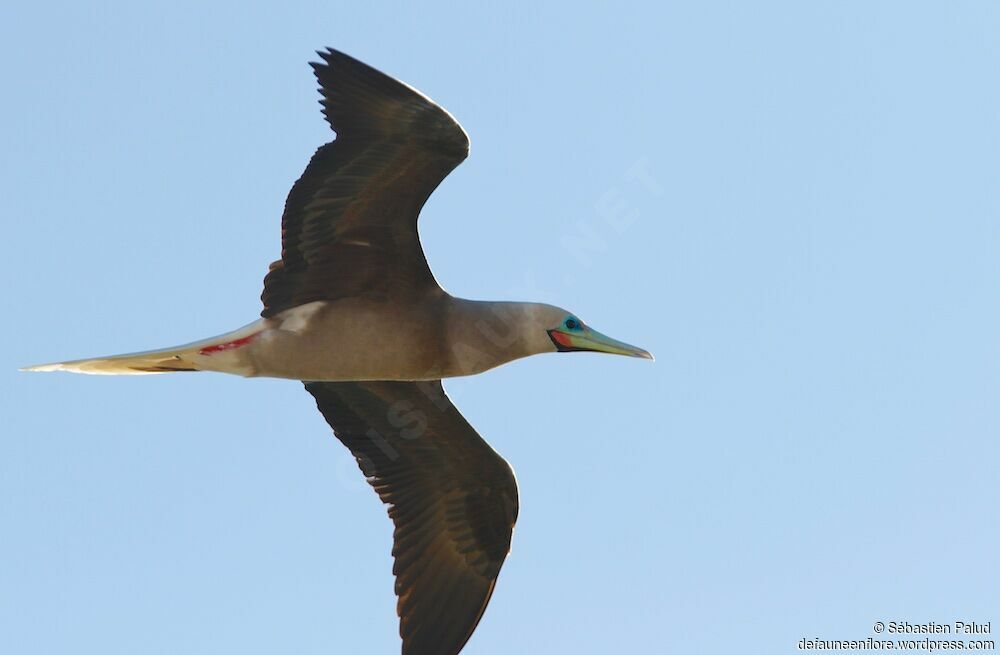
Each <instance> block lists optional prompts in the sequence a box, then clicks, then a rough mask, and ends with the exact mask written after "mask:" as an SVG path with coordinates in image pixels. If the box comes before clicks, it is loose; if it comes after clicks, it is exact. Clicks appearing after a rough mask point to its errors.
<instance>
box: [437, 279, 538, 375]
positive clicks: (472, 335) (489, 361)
mask: <svg viewBox="0 0 1000 655" xmlns="http://www.w3.org/2000/svg"><path fill="white" fill-rule="evenodd" d="M451 305H452V306H451V309H450V311H449V321H448V339H449V346H450V351H451V352H450V358H449V359H450V368H451V369H452V370H453V371H454V374H455V375H472V374H474V373H481V372H482V371H485V370H488V369H491V368H493V367H495V366H499V365H500V364H504V363H506V362H509V361H513V360H515V359H520V358H521V357H527V356H529V355H535V354H538V353H543V352H551V351H552V350H554V347H553V345H552V342H551V341H550V340H549V339H548V337H547V336H546V334H545V328H544V327H543V326H542V325H541V323H540V318H539V308H540V307H542V305H538V304H537V303H524V302H490V301H482V300H465V299H461V298H454V299H452V303H451Z"/></svg>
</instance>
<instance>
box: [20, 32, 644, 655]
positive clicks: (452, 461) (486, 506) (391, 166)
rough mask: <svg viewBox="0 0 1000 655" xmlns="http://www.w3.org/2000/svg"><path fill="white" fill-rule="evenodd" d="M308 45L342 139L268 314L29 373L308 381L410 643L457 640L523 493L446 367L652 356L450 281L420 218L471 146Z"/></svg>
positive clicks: (443, 122) (321, 168)
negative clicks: (370, 503)
mask: <svg viewBox="0 0 1000 655" xmlns="http://www.w3.org/2000/svg"><path fill="white" fill-rule="evenodd" d="M319 55H320V57H321V58H322V60H323V61H322V62H321V63H313V64H311V65H312V67H313V70H314V71H315V74H316V77H317V79H318V80H319V84H320V92H321V93H322V95H323V99H322V100H321V104H322V105H323V113H324V114H325V116H326V119H327V121H328V122H329V123H330V126H331V128H332V129H333V131H334V132H336V138H335V139H334V140H333V141H331V142H330V143H327V144H326V145H324V146H322V147H321V148H319V150H317V151H316V154H315V155H313V158H312V160H311V161H310V162H309V165H308V166H307V167H306V170H305V172H304V173H303V174H302V177H301V178H299V180H298V181H297V182H296V183H295V185H294V186H293V187H292V190H291V192H290V193H289V195H288V199H287V201H286V203H285V211H284V214H283V216H282V219H281V237H282V239H281V240H282V244H281V245H282V249H281V260H279V261H277V262H274V263H273V264H271V267H270V270H269V272H268V274H267V276H266V277H265V279H264V291H263V293H262V295H261V300H262V301H263V304H264V310H263V311H262V312H261V318H260V319H259V320H257V321H255V322H253V323H250V324H249V325H246V326H244V327H242V328H240V329H238V330H235V331H233V332H229V333H227V334H224V335H221V336H218V337H215V338H212V339H207V340H204V341H199V342H195V343H191V344H187V345H184V346H178V347H174V348H167V349H163V350H154V351H148V352H142V353H132V354H127V355H116V356H112V357H102V358H96V359H85V360H76V361H69V362H61V363H57V364H44V365H39V366H32V367H28V368H27V369H25V370H31V371H71V372H75V373H94V374H108V375H137V374H148V373H168V372H175V371H216V372H221V373H233V374H236V375H242V376H266V377H277V378H290V379H295V380H302V381H304V382H305V387H306V390H307V391H309V393H311V394H312V395H313V397H314V398H315V399H316V404H317V406H318V408H319V410H320V412H321V413H322V414H323V417H324V418H325V419H326V421H327V422H328V423H329V424H330V425H331V427H332V428H333V431H334V433H335V434H336V436H337V438H338V439H340V441H342V442H343V443H344V445H345V446H347V447H348V448H349V449H350V451H351V453H352V454H353V455H354V457H355V458H356V459H357V461H358V464H359V466H360V467H361V470H362V472H363V473H364V475H365V476H366V477H367V479H368V481H369V483H371V485H372V486H373V487H374V488H375V491H376V492H377V493H378V495H379V497H380V498H381V499H382V501H383V502H385V503H386V504H388V505H389V516H390V517H391V518H392V520H393V522H394V524H395V532H394V534H393V540H394V545H393V549H392V554H393V557H394V558H395V565H394V566H393V573H394V574H395V576H396V595H397V596H398V597H399V598H398V603H397V613H398V614H399V620H400V627H399V631H400V636H401V637H402V642H403V643H402V652H403V654H404V655H454V654H456V653H458V652H459V651H460V650H461V649H462V647H463V646H464V645H465V643H466V642H467V641H468V639H469V637H470V636H471V635H472V632H473V630H474V629H475V627H476V625H477V623H478V622H479V619H480V617H482V615H483V611H484V610H485V608H486V604H487V603H488V602H489V599H490V595H491V594H492V592H493V588H494V585H495V584H496V579H497V575H498V574H499V572H500V567H501V565H502V564H503V561H504V558H505V557H506V555H507V552H508V550H509V549H510V541H511V534H512V532H513V528H514V522H515V520H516V519H517V511H518V499H517V485H516V483H515V480H514V474H513V472H512V471H511V469H510V466H509V465H508V464H507V462H506V461H504V459H503V458H502V457H500V456H499V455H498V454H497V453H496V452H495V451H494V450H493V449H492V448H490V446H489V445H488V444H487V443H486V442H485V441H484V440H483V439H482V438H481V437H480V436H479V435H478V434H477V433H476V431H475V430H474V429H473V428H472V426H470V425H469V424H468V423H467V422H466V421H465V419H464V418H462V415H461V414H460V413H459V412H458V410H457V409H456V408H455V406H454V405H452V403H451V401H450V400H449V399H448V398H447V396H446V395H445V393H444V389H443V388H442V386H441V379H442V378H447V377H455V376H462V375H472V374H475V373H480V372H482V371H485V370H488V369H490V368H493V367H495V366H499V365H500V364H504V363H506V362H509V361H512V360H515V359H518V358H521V357H526V356H528V355H534V354H539V353H546V352H574V351H595V352H604V353H612V354H618V355H628V356H632V357H644V358H647V359H652V356H651V355H650V354H649V353H648V352H646V351H645V350H642V349H640V348H636V347H635V346H630V345H628V344H626V343H623V342H620V341H616V340H614V339H611V338H609V337H607V336H605V335H603V334H601V333H599V332H597V331H595V330H593V329H591V328H590V327H588V326H587V325H586V324H585V323H584V322H583V321H581V320H580V319H579V318H577V317H576V316H575V315H574V314H572V313H570V312H568V311H566V310H563V309H560V308H558V307H554V306H552V305H545V304H539V303H516V302H484V301H471V300H464V299H461V298H455V297H453V296H451V295H449V294H448V293H447V292H445V291H444V290H443V289H442V288H441V287H440V286H439V285H438V284H437V282H436V281H435V279H434V276H433V275H432V274H431V271H430V268H429V267H428V266H427V261H426V260H425V258H424V254H423V250H422V249H421V246H420V240H419V237H418V235H417V215H418V214H419V213H420V209H421V207H422V206H423V204H424V202H426V200H427V198H428V197H429V196H430V194H431V192H433V191H434V189H435V188H436V187H437V186H438V184H440V183H441V181H442V180H443V179H444V178H445V177H446V176H447V175H448V173H450V172H451V170H452V169H454V168H455V167H456V166H458V164H460V163H461V162H462V161H463V160H464V159H465V158H466V156H467V155H468V152H469V140H468V137H467V136H466V134H465V131H464V130H463V129H462V127H461V126H460V125H459V124H458V122H456V121H455V119H454V118H453V117H452V116H451V115H450V114H449V113H448V112H447V111H445V110H444V109H442V108H441V107H439V106H437V105H436V104H434V103H433V102H432V101H431V100H430V99H428V98H427V97H426V96H424V95H423V94H421V93H420V92H418V91H416V90H415V89H413V88H411V87H409V86H407V85H406V84H403V83H402V82H399V81H397V80H395V79H393V78H391V77H388V76H387V75H385V74H383V73H381V72H379V71H377V70H375V69H374V68H371V67H369V66H367V65H365V64H363V63H361V62H359V61H357V60H355V59H353V58H351V57H349V56H347V55H345V54H343V53H341V52H337V51H335V50H332V49H329V50H327V51H325V52H320V53H319Z"/></svg>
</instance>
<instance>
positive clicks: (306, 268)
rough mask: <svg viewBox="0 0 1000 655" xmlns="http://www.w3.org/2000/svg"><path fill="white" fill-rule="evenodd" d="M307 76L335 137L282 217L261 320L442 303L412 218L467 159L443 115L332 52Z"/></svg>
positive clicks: (464, 140)
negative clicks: (398, 297)
mask: <svg viewBox="0 0 1000 655" xmlns="http://www.w3.org/2000/svg"><path fill="white" fill-rule="evenodd" d="M319 55H320V57H321V58H322V59H323V62H322V63H313V64H312V67H313V69H314V71H315V73H316V78H317V79H318V80H319V83H320V92H321V93H322V95H323V99H322V100H321V104H322V105H323V113H324V114H325V115H326V119H327V121H328V122H329V123H330V126H331V127H332V128H333V130H334V132H336V134H337V137H336V139H335V140H334V141H332V142H331V143H328V144H326V145H324V146H323V147H321V148H320V149H319V150H317V151H316V154H315V155H313V158H312V160H311V161H310V162H309V165H308V166H307V167H306V170H305V172H304V173H303V174H302V177H300V178H299V180H298V181H297V182H296V183H295V185H294V186H293V187H292V190H291V192H289V194H288V199H287V200H286V201H285V211H284V214H283V215H282V217H281V260H280V261H277V262H274V263H273V264H271V268H270V271H269V272H268V274H267V277H266V278H265V279H264V292H263V293H262V294H261V300H262V301H263V303H264V310H263V311H262V312H261V315H262V316H264V317H268V316H273V315H275V314H277V313H279V312H281V311H283V310H285V309H289V308H291V307H295V306H297V305H301V304H304V303H307V302H312V301H315V300H335V299H338V298H344V297H355V296H381V297H383V298H384V297H385V296H386V295H387V294H389V293H390V292H392V293H401V294H407V295H409V296H414V295H418V294H420V293H439V292H440V288H439V287H438V285H437V283H436V282H435V280H434V276H433V275H432V274H431V272H430V269H429V268H428V266H427V261H426V259H425V258H424V253H423V250H422V249H421V247H420V241H419V238H418V236H417V215H418V214H419V212H420V208H421V207H423V205H424V202H426V200H427V198H428V197H429V196H430V194H431V192H433V191H434V189H435V188H436V187H437V186H438V184H440V183H441V180H443V179H444V178H445V176H447V175H448V173H449V172H451V170H452V169H454V168H455V167H456V166H458V164H460V163H461V162H462V160H464V159H465V158H466V157H467V156H468V153H469V139H468V137H467V136H466V134H465V132H464V131H463V130H462V128H461V126H460V125H459V124H458V123H457V122H456V121H455V119H454V118H452V117H451V115H450V114H449V113H448V112H446V111H445V110H443V109H441V108H440V107H438V106H437V105H436V104H434V103H433V102H431V101H430V100H429V99H428V98H426V97H425V96H423V95H421V94H420V93H419V92H417V91H415V90H414V89H412V88H410V87H409V86H407V85H405V84H403V83H401V82H399V81H397V80H394V79H392V78H391V77H389V76H387V75H385V74H383V73H380V72H379V71H377V70H375V69H374V68H371V67H370V66H367V65H365V64H363V63H361V62H359V61H357V60H355V59H352V58H351V57H348V56H347V55H345V54H343V53H341V52H337V51H335V50H328V51H326V52H320V53H319Z"/></svg>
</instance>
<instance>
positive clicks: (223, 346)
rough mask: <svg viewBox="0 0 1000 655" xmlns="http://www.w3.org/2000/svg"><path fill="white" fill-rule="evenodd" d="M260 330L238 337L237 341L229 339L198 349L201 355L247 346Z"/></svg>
mask: <svg viewBox="0 0 1000 655" xmlns="http://www.w3.org/2000/svg"><path fill="white" fill-rule="evenodd" d="M258 334H260V332H254V333H253V334H251V335H250V336H248V337H243V338H242V339H236V340H235V341H227V342H226V343H219V344H216V345H214V346H205V347H204V348H202V349H201V350H199V351H198V354H199V355H214V354H215V353H219V352H222V351H223V350H232V349H233V348H239V347H241V346H245V345H247V344H248V343H250V342H251V341H253V340H254V339H255V338H256V337H257V335H258Z"/></svg>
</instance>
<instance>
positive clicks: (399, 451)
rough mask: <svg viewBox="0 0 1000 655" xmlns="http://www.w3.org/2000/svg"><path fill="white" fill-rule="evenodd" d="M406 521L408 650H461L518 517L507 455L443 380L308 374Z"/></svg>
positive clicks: (403, 608)
mask: <svg viewBox="0 0 1000 655" xmlns="http://www.w3.org/2000/svg"><path fill="white" fill-rule="evenodd" d="M306 389H307V390H308V391H309V393H311V394H312V395H313V396H314V397H315V398H316V405H317V406H318V407H319V410H320V412H322V413H323V416H324V418H326V420H327V422H328V423H329V424H330V425H331V426H332V427H333V431H334V433H335V434H336V435H337V438H339V439H340V440H341V441H342V442H343V443H344V445H346V446H347V447H348V448H349V449H350V450H351V453H352V454H353V455H354V456H355V458H357V460H358V464H359V465H360V467H361V470H362V472H363V473H364V474H365V476H366V477H367V478H368V481H369V483H371V485H372V486H373V487H374V488H375V491H376V492H377V493H378V495H379V497H380V498H381V499H382V501H383V502H384V503H386V504H388V505H389V516H390V517H391V518H392V520H393V523H394V524H395V526H396V529H395V532H394V533H393V541H394V545H393V549H392V554H393V557H394V558H395V565H394V566H393V573H394V574H395V575H396V595H397V596H399V602H398V604H397V613H398V614H399V632H400V636H401V637H402V638H403V655H454V654H455V653H458V652H459V651H460V650H461V649H462V646H463V645H465V642H466V641H468V639H469V637H470V636H471V635H472V631H473V630H474V629H475V627H476V624H477V623H478V622H479V619H480V617H481V616H482V615H483V611H484V610H485V609H486V604H487V603H488V602H489V600H490V595H491V594H492V593H493V586H494V585H495V584H496V579H497V574H498V573H499V572H500V567H501V565H502V564H503V561H504V558H505V557H506V556H507V552H508V551H509V550H510V539H511V533H512V531H513V529H514V521H515V520H516V519H517V508H518V505H517V484H516V482H515V481H514V474H513V473H512V471H511V469H510V467H509V466H508V465H507V462H505V461H504V460H503V458H502V457H500V456H499V455H498V454H497V453H496V452H495V451H494V450H493V449H492V448H490V446H489V445H488V444H487V443H486V442H485V441H483V439H482V438H481V437H480V436H479V435H478V434H477V433H476V431H475V430H474V429H473V428H472V426H471V425H469V423H468V422H467V421H466V420H465V419H464V418H462V415H461V414H460V413H459V412H458V410H457V409H455V406H454V405H453V404H452V403H451V401H450V400H449V399H448V397H447V396H446V395H445V393H444V389H443V388H442V386H441V382H440V381H433V382H307V383H306Z"/></svg>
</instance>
